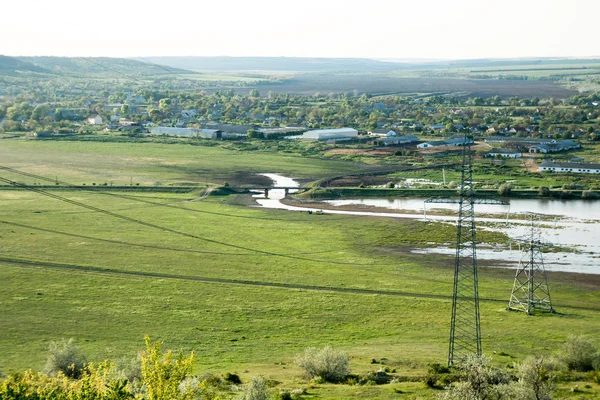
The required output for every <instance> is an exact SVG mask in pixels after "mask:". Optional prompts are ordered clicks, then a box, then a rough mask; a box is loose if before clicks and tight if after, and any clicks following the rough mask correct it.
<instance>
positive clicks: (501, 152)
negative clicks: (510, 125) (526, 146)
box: [488, 148, 521, 154]
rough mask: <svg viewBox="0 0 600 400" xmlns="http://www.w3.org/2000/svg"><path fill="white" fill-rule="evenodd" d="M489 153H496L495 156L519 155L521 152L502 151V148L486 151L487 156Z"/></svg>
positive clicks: (512, 150) (515, 150)
mask: <svg viewBox="0 0 600 400" xmlns="http://www.w3.org/2000/svg"><path fill="white" fill-rule="evenodd" d="M490 153H496V154H521V152H520V151H519V150H517V149H504V148H499V149H491V150H490V151H488V154H490Z"/></svg>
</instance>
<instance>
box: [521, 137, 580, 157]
mask: <svg viewBox="0 0 600 400" xmlns="http://www.w3.org/2000/svg"><path fill="white" fill-rule="evenodd" d="M580 147H581V145H580V144H579V143H577V142H576V141H574V140H570V139H567V140H560V141H558V142H556V143H550V144H536V145H533V146H530V147H529V152H530V153H542V154H548V153H557V152H559V151H567V150H573V149H579V148H580Z"/></svg>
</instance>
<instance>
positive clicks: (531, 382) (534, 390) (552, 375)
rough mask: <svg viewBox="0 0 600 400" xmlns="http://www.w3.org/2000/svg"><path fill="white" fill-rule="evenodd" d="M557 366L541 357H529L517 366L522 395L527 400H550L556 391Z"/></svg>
mask: <svg viewBox="0 0 600 400" xmlns="http://www.w3.org/2000/svg"><path fill="white" fill-rule="evenodd" d="M557 369H558V368H557V366H556V365H555V363H554V362H553V361H552V360H549V359H548V358H545V357H543V356H541V357H533V356H532V357H528V358H526V359H525V360H524V361H523V362H522V363H521V364H518V365H516V366H515V371H516V376H517V378H518V379H519V385H520V386H521V390H522V394H523V396H524V398H526V399H550V398H551V397H550V393H551V391H552V390H554V382H555V381H556V371H557Z"/></svg>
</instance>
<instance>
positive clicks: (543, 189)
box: [538, 186, 550, 197]
mask: <svg viewBox="0 0 600 400" xmlns="http://www.w3.org/2000/svg"><path fill="white" fill-rule="evenodd" d="M538 195H539V196H542V197H548V196H550V188H549V187H548V186H540V187H539V189H538Z"/></svg>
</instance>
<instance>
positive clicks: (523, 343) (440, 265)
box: [0, 140, 600, 399]
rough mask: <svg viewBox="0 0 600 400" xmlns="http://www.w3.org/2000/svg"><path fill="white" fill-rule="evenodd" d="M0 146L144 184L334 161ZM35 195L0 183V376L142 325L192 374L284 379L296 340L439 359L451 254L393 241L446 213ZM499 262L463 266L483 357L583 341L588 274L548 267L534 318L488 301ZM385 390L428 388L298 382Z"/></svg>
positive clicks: (308, 171) (366, 359) (110, 354)
mask: <svg viewBox="0 0 600 400" xmlns="http://www.w3.org/2000/svg"><path fill="white" fill-rule="evenodd" d="M5 144H6V145H5ZM0 157H1V159H2V160H3V163H4V164H8V165H10V166H11V167H15V168H20V169H23V170H25V171H27V172H32V173H40V174H47V175H50V177H52V175H54V174H57V175H59V178H60V179H63V178H62V177H63V176H67V177H68V180H72V178H76V179H79V180H90V179H95V180H97V181H100V180H102V181H104V180H109V177H107V174H109V173H110V174H113V175H111V176H113V178H114V179H115V181H116V180H117V178H116V177H118V176H121V177H122V178H120V179H122V180H123V179H125V178H126V177H127V172H125V170H126V169H131V170H134V171H136V176H139V177H144V181H147V182H154V181H159V180H160V181H164V182H167V183H169V182H177V181H179V180H192V181H193V179H192V178H190V176H193V174H192V173H191V172H190V171H195V170H203V171H206V176H208V177H209V179H214V177H220V176H221V175H220V174H223V175H224V174H225V173H233V172H235V171H242V170H244V169H248V170H251V171H252V170H255V171H260V172H283V173H289V174H293V175H296V174H298V175H299V176H303V177H306V178H308V177H312V178H315V177H318V176H324V175H327V174H334V173H339V172H341V171H342V172H343V171H346V170H349V169H351V167H352V164H350V163H344V162H331V161H327V160H318V159H302V158H299V157H283V156H277V155H273V154H264V153H259V152H252V153H242V154H238V153H235V152H233V153H232V152H229V151H227V150H223V149H217V148H197V147H192V146H183V145H153V144H150V145H149V146H146V145H145V144H132V145H129V144H126V145H123V144H120V145H119V144H105V143H102V144H96V143H95V144H85V143H56V142H33V141H27V142H25V141H23V142H21V141H8V140H7V141H3V142H2V146H1V147H0ZM94 165H97V168H96V169H94V168H93V167H94ZM267 168H268V169H267ZM0 176H2V177H6V178H9V179H13V178H14V176H13V175H10V174H8V173H7V172H6V171H2V172H1V173H0ZM65 180H67V179H65ZM140 180H142V179H141V178H140ZM51 194H54V195H56V196H60V198H59V199H57V198H51V197H48V196H44V195H42V194H38V193H32V192H28V191H0V239H1V242H0V243H1V244H2V246H1V247H0V281H1V282H3V284H2V290H0V306H1V307H2V313H0V326H2V328H3V329H2V334H1V335H0V370H2V371H3V372H5V373H7V372H10V371H19V370H23V369H24V368H28V367H31V368H34V369H39V368H41V367H42V366H43V363H44V360H45V349H46V348H47V346H48V343H49V342H51V341H53V340H57V339H62V338H71V337H72V338H75V340H76V341H77V343H78V344H80V345H81V347H82V349H83V351H84V352H85V353H86V354H88V357H89V359H90V360H103V359H106V358H108V359H113V360H116V359H119V358H121V357H123V356H134V355H135V354H136V353H137V352H138V351H139V350H140V349H141V348H142V347H143V336H144V335H145V334H148V335H150V337H151V338H152V339H153V340H162V341H164V342H165V346H166V347H168V348H181V349H184V350H185V351H191V350H195V351H196V352H197V354H198V359H197V364H196V372H197V373H202V372H205V371H215V372H218V373H224V372H227V371H230V372H234V371H236V372H238V373H240V374H241V375H242V377H243V378H248V377H249V376H251V375H257V374H267V375H269V376H271V377H273V378H274V379H276V380H278V381H281V382H283V383H282V385H283V386H284V387H296V386H306V383H305V382H303V381H302V379H301V378H300V375H301V371H300V370H299V368H298V367H296V366H295V365H294V362H293V360H294V357H295V355H296V354H297V353H299V352H300V351H302V350H303V349H304V348H305V347H307V346H312V345H316V346H323V345H333V346H335V347H337V348H341V349H343V350H345V351H347V352H348V353H349V355H350V356H351V368H352V370H353V372H357V373H363V372H367V371H373V370H377V369H378V368H379V367H380V365H372V364H371V360H372V359H373V358H375V359H381V358H387V359H388V360H387V361H386V365H388V366H390V367H392V368H396V369H397V373H398V374H400V375H403V376H407V377H410V376H421V375H423V374H424V373H425V371H426V366H427V363H429V362H433V361H437V362H441V363H444V362H445V359H446V355H447V347H448V343H447V342H448V334H449V332H448V331H449V320H450V306H451V299H450V295H451V291H452V273H453V260H452V259H449V258H444V257H441V256H426V255H415V254H412V253H410V252H409V251H408V250H409V249H410V247H411V246H413V245H416V244H423V243H425V242H431V243H449V242H452V241H453V240H454V239H455V230H454V228H453V227H452V226H450V225H442V224H437V223H422V222H419V221H403V220H397V219H385V218H383V219H379V218H367V217H352V216H350V217H349V216H334V215H324V216H317V215H308V214H306V213H293V212H286V211H277V210H263V209H258V208H254V207H248V206H245V205H244V204H249V203H250V199H249V198H247V197H243V196H242V197H239V196H238V197H235V196H225V197H208V198H207V199H204V200H202V201H194V202H190V201H188V200H191V199H194V198H195V197H196V194H195V193H180V194H176V193H136V194H126V195H124V196H121V194H119V196H112V195H107V194H100V193H89V192H85V191H72V192H69V191H64V190H63V191H54V192H51ZM63 198H64V199H68V200H69V201H70V202H65V201H62V200H61V199H63ZM140 200H143V201H140ZM81 204H85V205H87V206H89V207H95V209H94V210H91V209H89V208H84V207H82V206H81ZM481 238H482V239H483V240H487V241H493V240H496V239H498V238H497V237H495V236H485V235H482V237H481ZM512 277H513V271H510V270H506V269H493V268H481V270H480V296H481V298H482V304H481V319H482V333H483V349H484V353H485V354H488V355H492V356H493V357H494V362H495V363H497V364H499V365H506V364H509V363H512V362H513V361H518V360H520V359H522V358H523V357H525V356H526V355H529V354H540V353H552V352H554V351H555V349H556V348H557V347H558V346H559V345H560V343H561V342H562V341H563V340H564V339H565V338H566V337H567V336H568V335H569V334H570V333H578V334H583V335H587V336H589V337H590V338H592V339H593V340H595V341H596V345H600V342H598V340H597V335H596V332H597V327H598V325H599V323H600V293H599V292H598V287H599V278H598V277H597V276H579V275H576V274H552V275H551V276H550V279H551V290H552V296H553V302H554V306H555V308H556V309H557V310H558V314H557V315H552V316H538V317H527V316H525V315H523V314H520V313H513V312H507V311H506V310H505V307H506V303H507V301H508V296H509V293H510V289H511V287H512ZM500 354H505V355H500ZM396 389H398V390H401V391H402V392H403V393H404V394H403V395H402V398H432V397H433V396H434V394H435V392H434V391H431V390H428V389H424V387H423V384H422V383H401V384H395V385H386V386H381V387H379V386H378V387H355V386H348V385H315V386H314V387H311V388H310V389H309V393H311V395H313V396H315V397H317V398H340V399H341V398H394V396H396V395H397V393H395V390H396ZM593 390H596V391H597V388H596V387H595V386H594V389H593Z"/></svg>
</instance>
